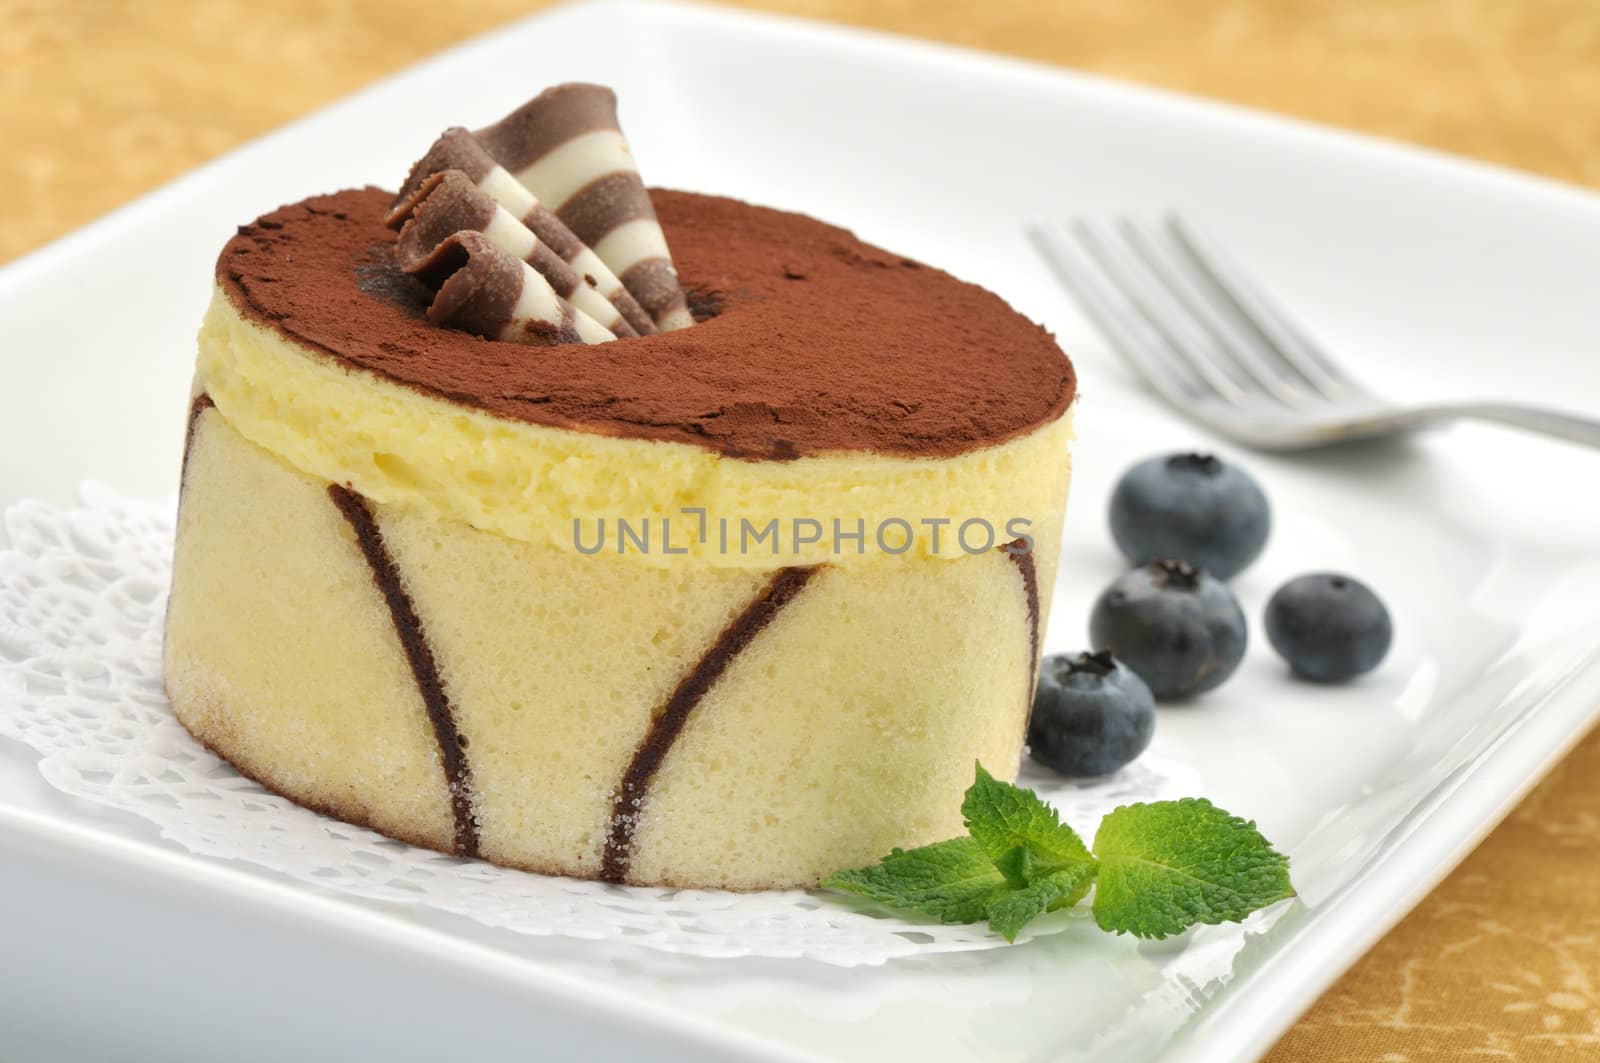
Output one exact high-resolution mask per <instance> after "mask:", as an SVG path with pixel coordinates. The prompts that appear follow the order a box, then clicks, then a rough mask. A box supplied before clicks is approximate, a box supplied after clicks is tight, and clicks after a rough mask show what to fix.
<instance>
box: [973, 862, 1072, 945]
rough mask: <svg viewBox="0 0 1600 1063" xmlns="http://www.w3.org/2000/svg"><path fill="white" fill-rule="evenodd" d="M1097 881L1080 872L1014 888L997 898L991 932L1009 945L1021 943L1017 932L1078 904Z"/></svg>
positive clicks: (991, 913)
mask: <svg viewBox="0 0 1600 1063" xmlns="http://www.w3.org/2000/svg"><path fill="white" fill-rule="evenodd" d="M1092 877H1093V872H1092V871H1091V872H1090V874H1089V875H1087V876H1086V875H1084V874H1083V873H1082V872H1081V871H1080V870H1079V869H1077V868H1066V869H1065V870H1062V871H1056V872H1054V873H1052V874H1049V875H1046V876H1044V877H1043V878H1041V879H1038V880H1037V881H1035V882H1034V883H1033V884H1032V885H1029V886H1025V887H1023V888H1022V889H1015V888H1010V889H1007V890H1004V891H1001V892H1000V893H999V894H997V895H996V896H995V897H994V898H993V900H992V903H991V904H990V906H989V929H990V930H993V931H994V932H995V933H996V934H999V935H1000V936H1001V937H1003V938H1005V939H1006V940H1007V941H1015V940H1017V932H1018V931H1019V930H1021V929H1022V928H1023V927H1024V926H1027V925H1028V923H1030V922H1032V921H1033V917H1034V916H1036V915H1040V914H1042V913H1044V912H1053V911H1055V910H1056V909H1057V908H1065V907H1066V906H1067V905H1069V904H1076V903H1077V902H1078V901H1079V900H1081V899H1082V897H1083V895H1084V894H1085V893H1086V892H1088V889H1089V881H1090V879H1091V878H1092Z"/></svg>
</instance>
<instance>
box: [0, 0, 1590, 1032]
mask: <svg viewBox="0 0 1600 1063" xmlns="http://www.w3.org/2000/svg"><path fill="white" fill-rule="evenodd" d="M747 2H748V6H752V7H760V8H766V9H769V10H775V11H785V12H789V13H792V14H799V15H807V16H813V17H818V18H826V19H833V20H837V21H843V22H851V23H857V24H860V25H864V26H872V27H875V28H878V29H885V30H892V31H896V32H900V33H907V34H913V35H919V36H925V37H932V38H938V39H940V40H945V41H950V42H954V43H961V44H968V45H972V46H976V47H980V48H988V49H992V50H996V51H1004V52H1011V53H1014V54H1018V55H1025V56H1029V57H1032V58H1035V59H1042V60H1046V61H1050V62H1055V63H1061V64H1065V65H1068V66H1073V67H1078V68H1081V69H1086V70H1094V71H1098V72H1101V73H1105V74H1111V75H1114V76H1117V77H1123V78H1129V79H1133V80H1138V81H1145V82H1150V83H1153V84H1159V85H1165V86H1168V87H1171V88H1176V89H1181V90H1185V91H1189V92H1195V93H1200V94H1204V95H1209V96H1218V97H1225V98H1227V99H1231V100H1236V101H1240V102H1243V103H1247V104H1251V105H1254V106H1258V107H1264V108H1270V109H1274V110H1279V111H1286V112H1289V113H1292V114H1297V115H1302V116H1305V117H1308V118H1313V119H1317V120H1320V121H1324V122H1330V123H1334V124H1338V125H1344V126H1351V127H1355V128H1360V129H1364V130H1367V131H1369V132H1373V133H1379V134H1383V135H1387V136H1391V137H1397V138H1402V139H1406V140H1411V141H1415V142H1418V143H1423V144H1428V145H1431V146H1434V147H1437V148H1442V149H1445V150H1447V151H1454V152H1459V153H1463V154H1468V155H1476V156H1479V157H1482V158H1486V159H1491V160H1494V161H1497V162H1501V163H1505V164H1507V165H1511V166H1517V167H1521V168H1523V169H1527V170H1534V171H1538V172H1541V173H1544V174H1548V175H1551V176H1554V177H1558V178H1563V179H1566V180H1569V181H1575V182H1580V183H1586V184H1589V185H1593V186H1600V0H1433V2H1423V0H1342V2H1335V0H1128V2H1119V0H1004V2H1000V0H854V2H851V0H747ZM538 6H540V5H539V4H538V3H536V2H528V0H476V2H474V3H470V4H451V3H441V2H438V0H431V2H422V0H342V2H332V0H329V2H324V3H313V2H309V0H267V2H262V0H196V2H194V3H172V2H161V0H147V2H143V3H140V2H130V3H121V2H117V0H75V2H66V0H62V2H43V3H40V2H27V0H23V2H18V0H0V144H3V145H4V150H3V151H0V188H4V190H5V207H4V218H5V221H4V225H3V226H0V261H3V260H6V259H10V258H12V257H15V256H17V255H19V254H22V253H23V252H25V251H28V250H29V249H31V248H33V247H36V246H38V245H39V244H41V243H43V242H45V241H47V240H49V239H52V238H53V237H56V236H60V235H62V234H64V233H66V232H68V231H70V230H72V229H74V228H76V227H77V226H79V225H82V224H83V223H84V222H87V221H89V220H90V219H92V218H94V217H95V216H97V215H99V214H101V213H103V212H105V211H107V210H109V209H111V208H113V207H115V206H117V205H119V204H121V203H123V202H125V201H126V200H128V199H131V198H132V197H134V196H136V195H138V194H139V193H141V192H144V191H146V190H147V189H149V188H152V187H154V186H155V185H157V184H159V183H160V182H162V181H165V180H167V179H168V178H171V177H174V176H176V175H178V174H180V173H182V172H184V171H185V170H188V169H190V168H191V167H193V166H195V165H196V164H198V163H200V162H203V161H205V160H206V159H208V158H210V157H212V156H214V155H217V154H219V153H221V152H224V151H226V150H228V149H229V148H231V147H233V146H235V145H236V144H238V143H240V142H241V141H243V140H245V139H247V138H249V137H252V136H255V135H256V134H259V133H262V132H265V131H267V130H269V129H271V128H273V127H275V126H277V125H280V124H282V123H283V122H286V121H288V120H289V119H292V118H295V117H297V116H299V115H301V114H303V113H305V112H307V111H309V110H311V109H313V108H315V107H317V106H319V105H321V104H323V103H326V102H329V101H331V100H333V99H335V98H337V97H339V96H342V95H344V94H345V93H347V92H350V91H352V90H354V89H357V88H359V87H361V86H363V85H365V84H367V83H369V82H371V81H372V80H374V79H375V78H378V77H380V76H382V75H384V74H387V73H390V72H392V71H394V70H397V69H399V68H401V67H403V66H405V65H407V64H409V63H411V62H413V61H415V60H417V59H421V58H423V57H424V56H426V55H428V54H430V53H432V52H435V51H437V50H439V49H440V48H443V47H445V46H446V45H449V44H451V43H453V42H455V41H457V40H460V39H461V38H463V37H465V36H468V35H470V34H473V33H477V32H480V31H483V30H487V29H489V28H491V27H493V26H496V25H498V24H500V23H503V22H505V21H507V20H509V19H511V18H513V17H515V16H517V15H520V14H523V13H526V12H528V11H531V10H533V9H535V8H536V7H538ZM308 191H314V190H309V189H308ZM241 220H242V219H241ZM1597 283H1600V280H1597ZM1597 778H1600V733H1597V734H1594V735H1591V736H1590V737H1589V738H1588V739H1587V740H1586V741H1585V742H1584V743H1583V744H1581V745H1580V746H1579V747H1578V748H1577V750H1576V751H1574V752H1573V753H1572V754H1571V755H1570V756H1569V757H1568V758H1567V760H1566V761H1565V763H1564V764H1563V765H1562V766H1561V767H1560V768H1558V769H1557V770H1556V772H1555V773H1554V774H1553V775H1552V776H1551V777H1550V778H1549V779H1547V780H1546V781H1545V782H1544V783H1543V784H1542V785H1540V786H1539V788H1538V789H1537V790H1535V791H1534V792H1533V794H1532V795H1531V796H1530V797H1529V798H1528V799H1527V800H1526V801H1525V802H1524V803H1523V805H1522V806H1521V808H1519V809H1518V810H1517V811H1516V812H1515V813H1514V814H1513V815H1512V816H1511V818H1510V819H1509V820H1507V822H1506V823H1504V824H1503V825H1502V826H1500V827H1499V828H1498V829H1497V830H1496V831H1495V832H1494V834H1493V835H1492V836H1491V837H1490V838H1489V839H1488V840H1487V841H1486V842H1484V843H1483V845H1482V846H1481V847H1480V848H1479V849H1478V850H1477V852H1475V853H1474V854H1473V855H1472V856H1471V857H1470V858H1469V859H1468V860H1467V862H1466V863H1465V864H1463V865H1462V866H1461V868H1459V869H1458V870H1457V871H1456V872H1455V873H1454V874H1453V875H1451V876H1450V878H1449V879H1448V880H1447V881H1446V882H1445V883H1444V885H1442V886H1441V887H1440V888H1439V889H1438V890H1437V891H1436V892H1435V893H1434V894H1433V895H1432V896H1431V897H1430V898H1428V900H1427V901H1425V902H1424V903H1423V905H1422V906H1421V907H1420V908H1418V909H1417V910H1416V911H1415V912H1413V913H1412V914H1411V915H1410V916H1408V917H1407V918H1406V919H1405V920H1404V921H1403V922H1402V923H1401V924H1400V925H1399V927H1398V928H1396V929H1395V930H1394V931H1393V932H1391V933H1390V934H1389V935H1388V936H1387V937H1386V938H1384V940H1383V941H1382V943H1381V944H1379V945H1378V946H1377V947H1376V948H1374V949H1373V950H1372V952H1371V953H1370V954H1369V955H1367V956H1366V957H1365V958H1364V959H1363V960H1362V961H1361V962H1360V963H1359V964H1358V965H1357V966H1356V967H1355V969H1354V970H1352V971H1351V972H1350V973H1349V974H1347V975H1345V976H1344V977H1343V978H1342V979H1341V980H1340V981H1339V982H1338V984H1337V985H1335V986H1334V988H1333V989H1331V990H1330V991H1329V992H1328V993H1327V994H1326V995H1325V996H1324V997H1323V999H1322V1000H1321V1001H1320V1002H1319V1003H1318V1004H1317V1005H1316V1006H1315V1007H1314V1008H1313V1009H1312V1010H1311V1011H1310V1013H1308V1014H1307V1015H1306V1016H1305V1017H1304V1018H1303V1019H1302V1020H1301V1021H1300V1022H1299V1024H1298V1025H1296V1026H1295V1028H1294V1029H1293V1030H1292V1031H1291V1032H1290V1033H1289V1034H1288V1035H1287V1036H1286V1037H1284V1039H1283V1040H1282V1041H1281V1042H1280V1043H1279V1045H1278V1047H1277V1048H1276V1049H1275V1050H1274V1051H1273V1053H1272V1054H1271V1056H1270V1057H1269V1058H1270V1059H1271V1060H1272V1061H1273V1063H1301V1061H1313V1060H1314V1061H1317V1063H1341V1061H1346V1060H1352V1061H1353V1060H1362V1061H1366V1060H1374V1061H1384V1063H1411V1061H1418V1063H1420V1061H1432V1060H1458V1059H1484V1060H1596V1059H1600V785H1597V784H1596V782H1595V780H1596V779H1597Z"/></svg>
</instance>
